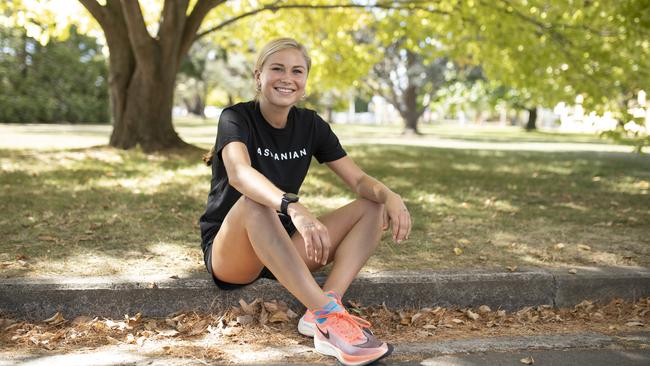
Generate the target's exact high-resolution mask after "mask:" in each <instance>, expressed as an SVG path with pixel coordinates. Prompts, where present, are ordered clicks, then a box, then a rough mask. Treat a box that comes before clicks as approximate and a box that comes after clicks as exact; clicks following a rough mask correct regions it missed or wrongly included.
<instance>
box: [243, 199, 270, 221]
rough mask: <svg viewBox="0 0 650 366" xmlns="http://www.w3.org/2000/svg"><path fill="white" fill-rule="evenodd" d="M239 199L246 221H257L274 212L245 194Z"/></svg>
mask: <svg viewBox="0 0 650 366" xmlns="http://www.w3.org/2000/svg"><path fill="white" fill-rule="evenodd" d="M240 200H241V204H242V206H243V209H244V220H245V221H246V222H247V223H251V222H252V223H255V222H259V220H261V219H263V218H264V217H266V216H269V215H270V214H273V213H274V212H273V210H272V209H270V208H269V207H266V206H264V205H262V204H260V203H258V202H255V201H254V200H252V199H250V198H248V197H246V196H242V197H241V198H240Z"/></svg>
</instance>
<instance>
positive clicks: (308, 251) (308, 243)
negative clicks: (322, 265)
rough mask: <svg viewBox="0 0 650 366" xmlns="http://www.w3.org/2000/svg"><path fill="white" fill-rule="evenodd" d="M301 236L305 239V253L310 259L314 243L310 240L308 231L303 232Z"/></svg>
mask: <svg viewBox="0 0 650 366" xmlns="http://www.w3.org/2000/svg"><path fill="white" fill-rule="evenodd" d="M303 238H304V239H305V254H307V258H308V259H310V260H311V259H312V252H313V249H314V245H313V243H312V241H311V236H310V235H309V233H305V235H304V236H303Z"/></svg>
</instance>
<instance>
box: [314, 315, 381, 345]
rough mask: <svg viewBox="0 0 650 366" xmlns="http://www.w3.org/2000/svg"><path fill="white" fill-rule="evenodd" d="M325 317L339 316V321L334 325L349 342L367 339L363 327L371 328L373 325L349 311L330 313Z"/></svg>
mask: <svg viewBox="0 0 650 366" xmlns="http://www.w3.org/2000/svg"><path fill="white" fill-rule="evenodd" d="M324 317H325V318H337V319H338V320H339V321H338V322H334V323H333V324H332V325H334V327H335V328H336V329H337V330H338V331H339V332H340V333H341V334H342V335H343V337H345V339H346V340H347V341H349V342H352V341H355V340H363V339H365V338H366V337H365V335H364V334H363V330H362V328H369V327H371V326H372V324H370V322H369V321H367V320H365V319H362V318H359V317H358V316H354V315H352V314H350V313H348V312H347V311H341V312H336V313H329V314H326V315H325V316H324Z"/></svg>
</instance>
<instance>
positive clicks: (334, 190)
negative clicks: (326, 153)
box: [0, 126, 650, 277]
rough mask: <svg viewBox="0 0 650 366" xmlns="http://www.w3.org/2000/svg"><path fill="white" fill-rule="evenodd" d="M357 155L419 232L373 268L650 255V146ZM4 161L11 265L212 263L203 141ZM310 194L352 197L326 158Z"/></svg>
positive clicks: (108, 267)
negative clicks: (621, 150)
mask: <svg viewBox="0 0 650 366" xmlns="http://www.w3.org/2000/svg"><path fill="white" fill-rule="evenodd" d="M187 128H193V127H192V126H187ZM197 128H198V127H197ZM201 128H203V127H201ZM205 129H206V131H207V130H208V129H209V130H211V131H212V132H211V133H214V126H212V127H210V128H208V127H205ZM353 130H354V129H351V130H349V132H352V131H353ZM194 132H196V133H198V129H197V130H195V131H194ZM211 138H214V136H212V137H211ZM425 140H426V139H425ZM418 141H423V140H421V139H418ZM348 153H349V155H350V156H351V157H353V158H354V160H355V162H356V163H357V164H358V165H359V166H360V167H361V168H362V169H364V170H365V171H366V172H367V173H368V174H370V175H372V176H374V177H376V178H378V179H379V180H381V181H383V182H384V183H386V184H387V185H388V186H389V187H390V188H391V189H393V190H394V191H395V192H397V193H399V194H401V195H402V197H403V198H404V199H405V201H406V204H407V206H408V208H409V211H410V212H411V214H412V217H413V231H412V233H411V236H410V239H409V240H407V241H405V242H403V243H402V244H399V245H397V244H394V243H392V241H391V240H390V233H386V234H385V235H384V236H383V239H382V245H381V246H380V248H379V250H378V251H377V253H376V255H375V256H374V257H373V258H371V260H370V262H369V263H368V267H367V268H370V269H372V270H386V269H407V268H415V269H417V268H432V269H443V268H469V267H477V266H480V267H500V268H504V267H505V266H514V265H520V266H523V265H539V266H580V265H642V266H643V265H645V266H647V265H650V241H649V240H650V239H649V238H650V233H649V230H648V227H647V222H650V212H649V211H648V209H647V207H648V202H649V201H648V199H649V197H648V189H650V183H648V182H650V159H648V157H647V156H637V155H632V154H593V153H586V152H576V153H553V152H549V151H546V152H544V153H537V152H530V151H529V152H522V151H494V150H475V149H474V150H473V149H441V148H432V147H420V146H407V145H405V144H401V145H382V144H367V145H355V146H350V147H349V148H348ZM0 168H2V170H1V173H0V187H2V188H3V200H2V201H0V230H2V232H3V233H5V240H4V241H2V242H0V276H9V277H11V276H31V275H38V274H39V273H40V274H42V273H47V274H52V275H54V274H56V273H59V274H61V273H76V274H79V275H89V274H108V273H111V274H119V273H139V272H141V273H156V271H158V272H164V273H167V271H169V273H170V274H171V275H174V274H183V273H189V272H192V271H204V269H203V264H202V258H201V251H200V245H199V228H198V218H199V216H200V215H201V214H202V213H203V210H204V208H205V200H206V197H207V193H208V190H209V186H210V168H209V167H206V166H205V165H203V163H202V162H201V161H200V152H192V153H169V154H146V153H143V152H142V151H140V150H138V149H134V150H131V151H122V150H115V149H112V148H109V147H105V146H104V147H92V148H78V149H67V150H42V149H41V150H36V149H30V150H2V149H0ZM301 197H302V199H301V202H303V203H304V204H305V205H306V206H307V207H309V208H311V209H312V210H313V211H314V212H315V213H316V214H323V213H326V212H328V211H330V210H333V209H336V208H338V207H340V206H342V205H345V204H347V203H349V202H351V201H352V200H354V199H355V195H354V194H353V193H352V192H350V191H349V190H348V188H347V187H345V186H344V184H343V183H342V182H341V181H340V179H339V178H338V177H337V176H336V175H335V174H333V173H332V172H331V171H329V169H327V167H326V166H325V165H322V164H317V163H316V162H314V163H313V164H312V167H311V170H310V173H309V175H308V177H307V179H306V180H305V183H304V185H303V187H302V190H301ZM513 243H514V244H515V246H511V244H513ZM562 243H563V244H564V245H565V247H564V248H563V249H561V250H556V249H554V246H555V245H556V244H562ZM578 244H583V245H586V246H588V247H590V250H585V249H579V248H578V247H577V245H578ZM86 259H87V260H86Z"/></svg>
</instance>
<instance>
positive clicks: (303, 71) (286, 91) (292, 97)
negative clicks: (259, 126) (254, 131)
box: [255, 48, 307, 107]
mask: <svg viewBox="0 0 650 366" xmlns="http://www.w3.org/2000/svg"><path fill="white" fill-rule="evenodd" d="M255 81H256V82H257V85H258V86H260V89H261V90H260V99H263V100H264V101H266V102H268V103H270V104H272V105H274V106H276V107H291V106H293V105H294V104H296V103H297V102H299V101H300V99H301V98H302V97H303V96H304V95H305V86H306V84H307V62H306V61H305V58H304V57H303V56H302V53H301V52H300V51H298V50H296V49H293V48H289V49H285V50H282V51H278V52H276V53H274V54H272V55H271V56H269V57H268V58H267V59H266V62H265V63H264V66H262V70H259V71H256V72H255Z"/></svg>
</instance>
